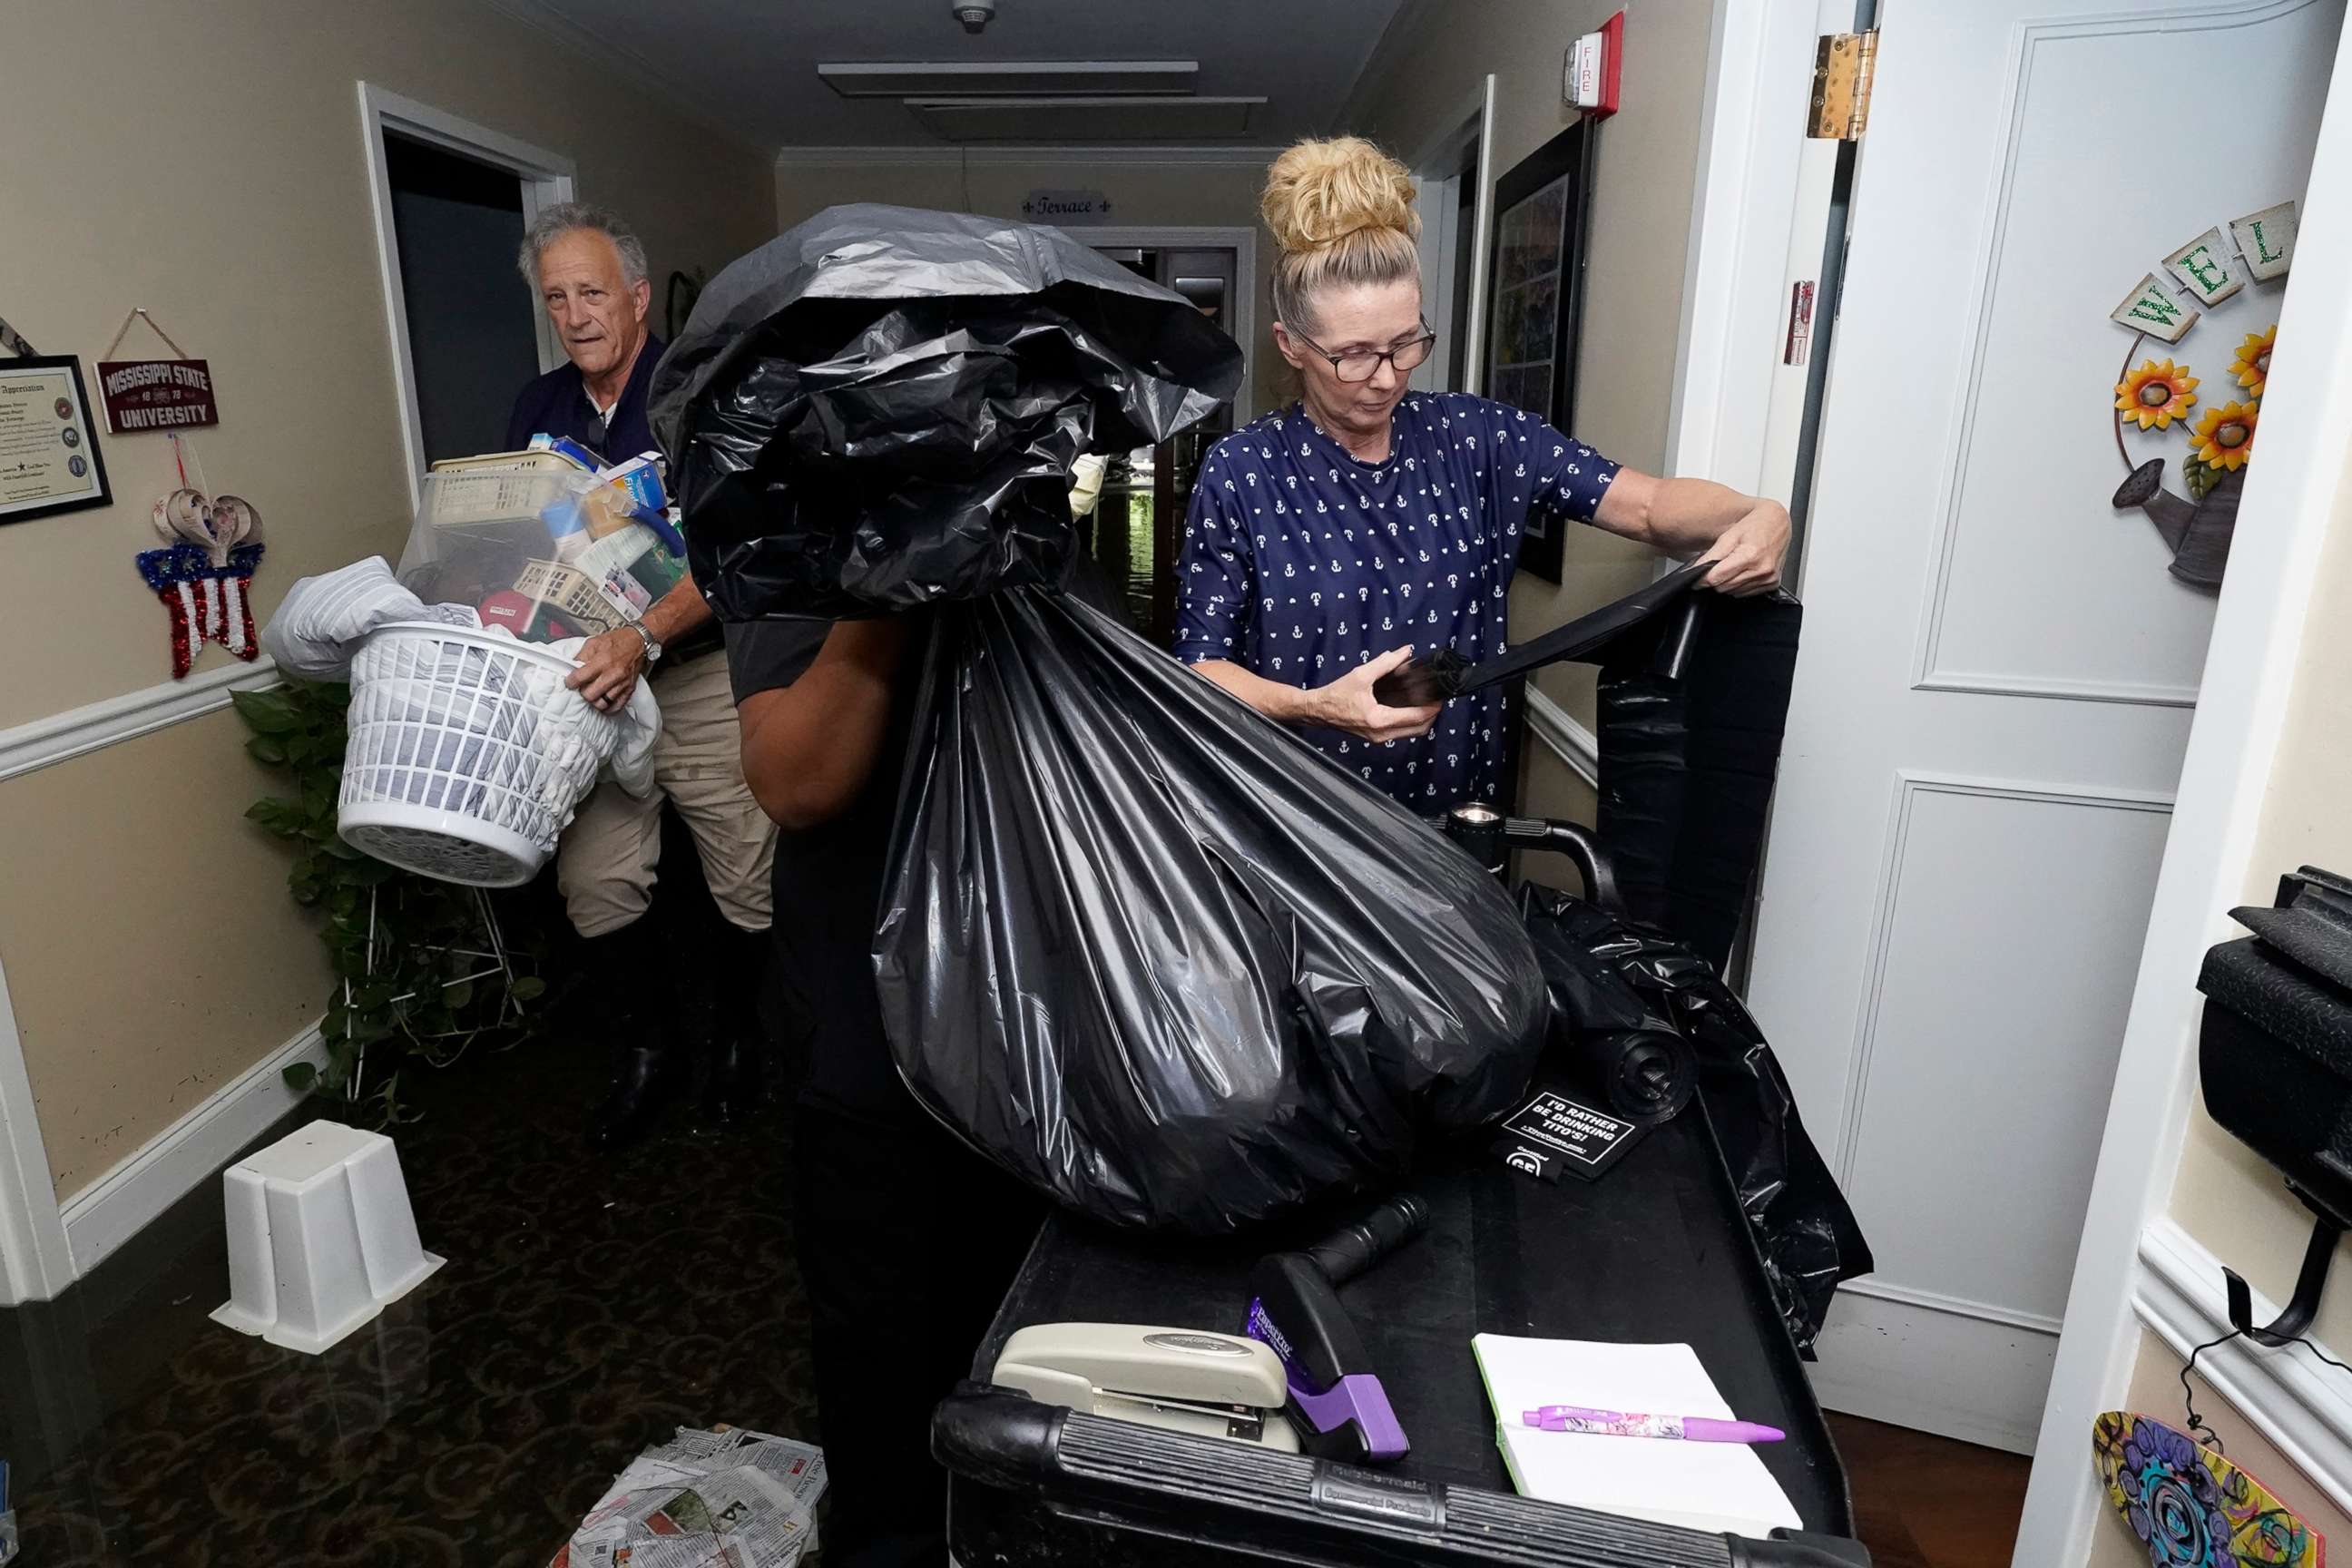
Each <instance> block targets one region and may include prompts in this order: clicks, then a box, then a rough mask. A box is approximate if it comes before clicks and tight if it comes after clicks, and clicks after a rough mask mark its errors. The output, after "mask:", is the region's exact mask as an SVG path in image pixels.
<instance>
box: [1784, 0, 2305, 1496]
mask: <svg viewBox="0 0 2352 1568" xmlns="http://www.w3.org/2000/svg"><path fill="white" fill-rule="evenodd" d="M2342 18H2343V3H2342V0H2268V3H2263V4H2247V3H2240V4H2214V3H2209V4H2203V5H2194V4H2191V5H2182V4H2179V3H2177V0H2176V3H2175V4H2172V5H2159V4H2153V3H2147V0H1969V3H1968V4H1966V5H1957V4H1951V3H1949V0H1886V3H1885V5H1883V6H1882V8H1881V12H1880V27H1881V36H1880V40H1879V47H1878V69H1877V82H1876V89H1875V91H1874V95H1873V101H1872V105H1871V112H1870V124H1869V130H1868V133H1867V135H1866V137H1865V139H1864V142H1863V145H1862V151H1861V156H1860V162H1859V164H1858V166H1857V171H1856V185H1855V191H1854V199H1853V233H1852V241H1851V248H1850V252H1849V258H1848V270H1847V273H1846V281H1845V289H1844V296H1843V309H1842V311H1841V314H1840V317H1839V320H1838V323H1837V329H1836V334H1835V338H1834V341H1833V346H1832V353H1833V354H1834V360H1833V363H1832V369H1831V373H1830V379H1829V386H1828V394H1827V405H1826V408H1825V411H1824V416H1823V424H1822V444H1821V448H1820V458H1819V465H1818V468H1817V470H1816V471H1817V475H1818V478H1817V479H1816V484H1815V489H1814V495H1813V504H1812V510H1811V520H1810V522H1809V537H1808V539H1807V542H1806V552H1805V568H1804V578H1803V581H1802V583H1801V585H1800V591H1801V594H1802V595H1803V597H1804V599H1805V602H1806V617H1805V628H1804V645H1803V652H1802V654H1801V658H1800V661H1799V665H1798V671H1797V685H1796V692H1795V697H1794V700H1793V702H1792V704H1791V707H1790V717H1789V733H1788V741H1787V744H1786V747H1785V749H1784V752H1783V756H1782V762H1781V767H1780V786H1779V791H1778V795H1777V797H1776V805H1775V807H1774V815H1773V822H1772V830H1771V837H1770V841H1769V847H1768V849H1767V855H1766V869H1765V881H1764V891H1763V900H1762V906H1761V913H1760V918H1759V930H1758V937H1757V949H1756V960H1755V967H1754V972H1753V980H1752V984H1751V988H1750V989H1751V999H1752V1001H1753V1004H1754V1007H1755V1010H1756V1012H1757V1014H1758V1016H1759V1018H1760V1020H1761V1022H1762V1023H1763V1025H1764V1027H1765V1029H1766V1030H1767V1032H1768V1033H1769V1035H1770V1037H1771V1038H1772V1040H1773V1042H1774V1044H1775V1046H1776V1047H1777V1048H1778V1049H1779V1051H1780V1055H1781V1057H1782V1058H1783V1060H1784V1061H1785V1063H1786V1064H1787V1067H1788V1070H1789V1073H1790V1077H1791V1079H1793V1080H1794V1081H1795V1084H1796V1088H1797V1089H1798V1093H1799V1098H1800V1101H1801V1104H1802V1105H1803V1107H1804V1110H1805V1115H1806V1119H1807V1121H1808V1122H1809V1124H1810V1125H1811V1129H1812V1131H1813V1134H1814V1137H1815V1139H1816V1140H1817V1141H1818V1142H1820V1144H1821V1145H1822V1150H1823V1152H1824V1153H1825V1154H1827V1155H1828V1157H1829V1158H1830V1160H1831V1162H1832V1165H1833V1166H1834V1168H1835V1169H1836V1170H1837V1172H1838V1173H1839V1175H1840V1177H1841V1178H1842V1180H1843V1183H1844V1184H1845V1188H1846V1191H1847V1193H1848V1194H1850V1195H1851V1197H1852V1198H1853V1204H1854V1207H1855V1209H1856V1211H1857V1212H1858V1213H1859V1215H1860V1216H1861V1219H1862V1223H1863V1226H1864V1230H1865V1231H1866V1233H1867V1234H1868V1236H1869V1237H1870V1240H1871V1243H1872V1245H1873V1246H1874V1248H1875V1250H1876V1253H1877V1259H1878V1271H1877V1273H1876V1274H1875V1275H1874V1276H1872V1277H1870V1278H1869V1279H1864V1280H1861V1281H1857V1282H1855V1283H1854V1284H1853V1285H1852V1286H1850V1287H1849V1288H1848V1289H1846V1290H1845V1291H1843V1292H1842V1293H1841V1295H1840V1298H1839V1300H1838V1303H1837V1306H1836V1308H1835V1309H1834V1310H1833V1311H1832V1318H1831V1323H1830V1327H1829V1329H1828V1330H1827V1331H1825V1332H1824V1334H1823V1335H1822V1342H1821V1346H1820V1351H1821V1362H1820V1364H1819V1366H1818V1368H1817V1369H1816V1376H1815V1381H1816V1385H1817V1387H1818V1388H1819V1390H1820V1392H1821V1394H1822V1399H1823V1401H1824V1403H1826V1404H1828V1405H1831V1406H1832V1408H1840V1409H1845V1410H1850V1411H1853V1412H1856V1413H1858V1414H1862V1415H1871V1416H1875V1417H1877V1418H1880V1419H1884V1420H1890V1421H1895V1422H1898V1423H1902V1424H1905V1425H1909V1426H1924V1427H1931V1428H1935V1429H1938V1430H1942V1431H1946V1432H1948V1433H1950V1434H1951V1435H1953V1436H1961V1437H1966V1438H1969V1439H1972V1440H1975V1441H1979V1442H1985V1443H1992V1444H1997V1445H2000V1446H2001V1447H2010V1448H2013V1449H2017V1450H2019V1451H2028V1450H2030V1449H2031V1447H2032V1441H2033V1435H2034V1431H2035V1426H2036V1423H2037V1420H2038V1418H2039V1415H2040V1412H2041V1408H2042V1400H2043V1396H2044V1394H2045V1392H2046V1389H2047V1384H2048V1381H2049V1373H2050V1363H2051V1356H2052V1353H2053V1350H2054V1349H2055V1346H2056V1342H2057V1334H2058V1325H2059V1319H2060V1316H2061V1314H2062V1313H2063V1310H2064V1307H2065V1300H2066V1290H2067V1284H2068V1277H2069V1273H2070V1270H2071V1268H2072V1265H2073V1261H2074V1251H2075V1244H2076V1240H2077V1238H2078V1237H2079V1234H2080V1231H2081V1227H2082V1223H2083V1212H2084V1202H2085V1199H2086V1197H2087V1195H2088V1194H2089V1189H2090V1181H2091V1174H2092V1169H2093V1165H2094V1163H2095V1159H2096V1156H2097V1152H2098V1150H2097V1142H2098V1137H2099V1129H2100V1126H2101V1124H2102V1120H2103V1116H2104V1113H2105V1106H2106V1102H2107V1097H2108V1091H2109V1089H2110V1087H2111V1084H2112V1081H2113V1078H2114V1073H2115V1064H2116V1049H2117V1046H2118V1043H2119V1041H2120V1038H2121V1036H2122V1032H2123V1026H2124V1020H2125V1015H2126V1009H2127V1005H2128V1002H2129V997H2130V992H2131V985H2132V980H2133V973H2134V969H2135V966H2136V964H2137V960H2138V955H2139V952H2140V945H2141V938H2142V934H2143V931H2144V929H2145V927H2146V924H2147V909H2148V902H2149V899H2150V896H2151V894H2152V892H2153V889H2154V886H2155V879H2156V871H2157V863H2158V858H2159V856H2160V855H2161V853H2162V849H2163V845H2164V837H2165V832H2166V828H2167V826H2168V810H2169V805H2170V799H2171V791H2172V788H2173V785H2174V784H2175V781H2176V778H2177V775H2178V773H2179V763H2180V757H2181V752H2182V748H2183V746H2184V744H2185V743H2186V741H2187V737H2188V731H2189V719H2190V716H2191V713H2192V710H2193V707H2194V704H2195V702H2196V698H2197V683H2198V678H2199V672H2200V668H2201V665H2202V662H2203V658H2204V652H2205V642H2206V636H2207V633H2208V631H2209V629H2210V623H2211V616H2212V607H2213V601H2212V599H2211V598H2210V596H2209V595H2206V594H2204V593H2201V592H2200V591H2198V590H2196V589H2194V588H2191V587H2189V586H2186V585H2184V584H2181V583H2179V582H2178V581H2176V580H2175V579H2174V578H2173V577H2171V576H2170V575H2169V574H2168V572H2167V567H2168V563H2170V561H2171V558H2172V555H2171V551H2170V549H2169V548H2168V546H2167V545H2166V543H2165V542H2164V541H2163V540H2162V539H2160V538H2159V537H2158V533H2157V531H2156V529H2155V528H2154V526H2152V524H2151V523H2150V522H2149V521H2148V520H2147V518H2146V517H2144V516H2143V515H2141V514H2140V513H2138V512H2130V513H2125V512H2118V511H2116V510H2114V508H2113V507H2112V506H2111V505H2110V498H2111V497H2112V495H2113V493H2114V491H2115V489H2116V486H2117V484H2118V483H2119V482H2120V481H2121V480H2122V479H2123V478H2124V477H2125V474H2126V463H2125V458H2123V456H2122V455H2120V454H2119V452H2118V449H2117V447H2118V436H2117V433H2116V426H2115V421H2114V417H2113V407H2114V401H2115V390H2114V389H2115V387H2116V380H2117V377H2118V375H2119V374H2120V373H2121V371H2122V369H2123V367H2124V364H2125V359H2126V353H2127V352H2131V353H2132V360H2131V363H2133V364H2134V365H2137V363H2139V361H2140V360H2141V359H2144V358H2147V357H2153V358H2155V359H2158V360H2165V359H2171V360H2174V361H2175V362H2177V363H2178V362H2185V363H2187V364H2188V365H2189V367H2190V369H2191V371H2192V373H2193V374H2196V375H2197V376H2198V377H2199V378H2200V385H2199V386H2198V387H2197V388H2196V392H2197V395H2198V398H2199V402H2198V403H2197V404H2196V405H2194V410H2193V412H2194V413H2196V414H2200V415H2201V414H2203V413H2204V412H2205V411H2206V410H2208V409H2209V408H2211V407H2214V406H2215V405H2218V404H2221V403H2223V402H2228V401H2231V400H2232V399H2233V398H2235V397H2242V396H2244V395H2245V394H2244V393H2243V392H2242V390H2241V389H2240V388H2239V387H2238V385H2237V384H2236V378H2235V377H2234V376H2233V374H2231V370H2230V364H2231V358H2232V355H2233V353H2235V352H2236V351H2237V350H2238V348H2239V345H2240V343H2241V342H2242V339H2243V338H2244V336H2245V335H2246V334H2247V333H2250V332H2259V331H2262V330H2263V329H2264V328H2266V327H2268V326H2270V325H2271V324H2272V323H2273V321H2276V320H2277V314H2276V310H2277V301H2278V298H2279V294H2280V292H2281V290H2282V289H2284V283H2283V282H2263V283H2254V284H2251V285H2250V286H2248V287H2247V288H2245V289H2242V290H2241V292H2240V294H2239V295H2238V297H2236V298H2234V299H2231V300H2226V301H2223V302H2222V303H2221V304H2219V305H2216V306H2214V307H2212V308H2211V309H2210V310H2208V311H2207V312H2206V314H2205V318H2204V319H2203V320H2202V321H2200V322H2199V323H2198V324H2197V325H2196V326H2195V327H2194V328H2193V329H2192V330H2191V331H2189V333H2188V334H2187V336H2186V337H2184V338H2183V339H2182V340H2181V341H2180V342H2179V343H2178V344H2166V343H2163V342H2156V341H2155V340H2153V339H2150V340H2147V341H2144V342H2140V343H2139V344H2138V346H2137V350H2136V351H2134V350H2133V349H2132V342H2133V338H2132V333H2131V332H2129V331H2125V330H2124V329H2122V328H2119V327H2117V326H2116V325H2115V324H2114V323H2112V322H2111V321H2109V320H2108V313H2109V312H2110V311H2111V310H2115V309H2116V308H2117V306H2118V304H2119V302H2121V301H2122V300H2124V298H2125V296H2126V293H2127V292H2128V291H2129V290H2130V289H2132V287H2133V286H2134V285H2135V284H2136V283H2137V282H2138V281H2139V279H2141V278H2142V277H2143V276H2144V275H2145V274H2147V273H2150V272H2154V273H2157V274H2158V276H2160V277H2161V276H2163V275H2164V272H2165V268H2164V265H2163V264H2164V258H2166V257H2168V256H2169V255H2171V254H2172V253H2173V252H2174V251H2176V250H2177V249H2179V247H2181V246H2182V245H2183V244H2184V242H2187V241H2189V240H2190V239H2192V238H2193V237H2196V236H2198V235H2199V234H2200V233H2202V232H2203V231H2204V230H2206V229H2207V228H2209V227H2210V226H2214V225H2216V224H2219V225H2221V227H2222V229H2223V232H2224V233H2225V234H2226V233H2227V232H2228V226H2229V222H2230V220H2231V218H2233V217H2236V216H2241V215H2245V214H2251V213H2252V212H2254V211H2256V210H2257V209H2260V208H2263V207H2268V206H2272V205H2275V204H2278V203H2281V202H2284V201H2287V200H2291V199H2292V200H2296V201H2300V200H2301V199H2302V198H2303V196H2304V194H2305V193H2304V184H2305V175H2306V174H2307V172H2308V170H2309V166H2310V162H2311V150H2312V146H2313V142H2314V140H2315V136H2316V133H2317V128H2318V122H2319V116H2320V110H2321V106H2322V102H2323V100H2324V96H2325V91H2326V80H2327V73H2328V69H2329V66H2330V63H2331V61H2332V60H2333V58H2334V55H2335V44H2336V31H2337V29H2338V27H2339V26H2340V25H2341V22H2342ZM2123 446H2124V451H2125V452H2126V453H2128V455H2129V461H2130V462H2132V463H2137V462H2140V461H2142V460H2144V459H2146V458H2163V459H2164V460H2165V462H2166V466H2167V475H2168V481H2167V482H2168V488H2170V489H2172V490H2174V491H2176V492H2178V491H2179V490H2180V489H2182V488H2183V480H2182V475H2181V469H2180V458H2181V456H2182V455H2183V454H2184V453H2185V452H2186V451H2187V450H2188V449H2189V448H2188V445H2187V442H2186V440H2185V439H2184V437H2183V434H2182V430H2181V428H2180V426H2178V425H2175V426H2172V427H2171V428H2170V429H2169V430H2166V431H2154V430H2151V431H2148V432H2147V433H2146V434H2142V433H2140V432H2139V431H2138V429H2137V426H2135V427H2134V430H2133V432H2132V434H2131V435H2130V437H2128V438H2126V439H2125V440H2124V443H2123Z"/></svg>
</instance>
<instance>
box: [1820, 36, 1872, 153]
mask: <svg viewBox="0 0 2352 1568" xmlns="http://www.w3.org/2000/svg"><path fill="white" fill-rule="evenodd" d="M1877 63H1878V33H1877V31H1876V30H1875V29H1873V30H1872V31H1870V32H1867V33H1827V34H1824V35H1822V43H1821V48H1820V49H1819V50H1818V51H1817V52H1816V53H1815V54H1814V56H1813V100H1812V113H1811V117H1810V119H1809V120H1808V121H1807V122H1806V125H1805V134H1806V135H1808V136H1814V137H1826V138H1827V139H1829V140H1830V141H1832V142H1859V141H1861V140H1862V133H1863V132H1864V131H1865V130H1867V129H1868V128H1869V125H1870V79H1871V75H1872V73H1873V71H1874V69H1875V68H1876V66H1877Z"/></svg>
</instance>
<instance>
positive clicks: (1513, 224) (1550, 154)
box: [1486, 121, 1593, 583]
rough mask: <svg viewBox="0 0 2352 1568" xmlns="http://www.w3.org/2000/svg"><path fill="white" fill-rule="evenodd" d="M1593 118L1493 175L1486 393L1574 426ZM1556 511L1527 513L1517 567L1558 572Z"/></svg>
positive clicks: (1551, 577) (1569, 428) (1550, 577)
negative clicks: (1552, 514)
mask: <svg viewBox="0 0 2352 1568" xmlns="http://www.w3.org/2000/svg"><path fill="white" fill-rule="evenodd" d="M1592 142H1593V127H1592V126H1591V124H1590V123H1589V122H1585V121H1579V122H1578V123H1577V124H1574V125H1571V126H1570V127H1569V128H1568V129H1567V130H1566V131H1563V132H1560V133H1559V135H1557V136H1555V137H1553V138H1552V139H1551V140H1550V141H1549V142H1545V143H1544V144H1543V145H1542V146H1541V147H1539V148H1538V149H1537V150H1536V151H1535V152H1534V153H1530V154H1528V157H1527V158H1526V159H1524V160H1523V161H1522V162H1521V163H1519V164H1518V166H1517V168H1514V169H1513V170H1512V171H1511V172H1510V173H1509V174H1505V175H1504V176H1503V177H1502V178H1501V179H1500V180H1498V181H1496V183H1495V236H1494V247H1493V253H1492V254H1493V268H1492V272H1493V278H1494V283H1493V287H1492V289H1491V303H1490V304H1489V305H1488V306H1487V310H1486V395H1487V396H1489V397H1491V398H1494V399H1495V400H1496V402H1498V403H1507V404H1509V405H1511V406H1512V407H1514V408H1524V409H1526V410H1527V411H1528V413H1530V414H1533V415H1537V416H1540V417H1541V418H1543V419H1545V420H1547V421H1549V423H1550V424H1551V425H1552V426H1553V427H1554V428H1556V429H1559V430H1561V431H1565V432H1568V433H1570V434H1571V435H1572V434H1574V423H1575V418H1576V354H1577V345H1578V342H1580V338H1581V335H1582V334H1581V331H1580V327H1581V321H1580V318H1581V316H1582V307H1583V300H1584V259H1585V248H1586V240H1587V230H1588V229H1589V228H1590V226H1591V224H1590V218H1591V205H1592ZM1564 531H1565V527H1564V525H1563V524H1562V523H1561V522H1560V521H1559V520H1558V519H1556V518H1553V517H1550V516H1549V515H1547V514H1545V513H1542V512H1540V511H1538V512H1530V513H1529V514H1528V521H1527V528H1526V531H1525V534H1524V536H1523V538H1522V539H1521V541H1520V543H1519V570H1520V571H1522V572H1532V573H1534V574H1536V575H1537V576H1538V577H1541V578H1544V579H1546V580H1547V581H1549V582H1553V583H1557V582H1559V557H1560V539H1561V536H1562V534H1563V532H1564Z"/></svg>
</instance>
